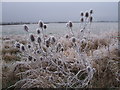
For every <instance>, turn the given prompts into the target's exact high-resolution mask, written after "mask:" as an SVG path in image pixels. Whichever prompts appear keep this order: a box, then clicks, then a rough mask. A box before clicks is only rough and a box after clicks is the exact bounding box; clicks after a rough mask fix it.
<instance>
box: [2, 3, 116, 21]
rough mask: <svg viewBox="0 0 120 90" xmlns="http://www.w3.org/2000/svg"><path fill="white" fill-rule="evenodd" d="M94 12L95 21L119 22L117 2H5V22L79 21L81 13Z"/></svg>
mask: <svg viewBox="0 0 120 90" xmlns="http://www.w3.org/2000/svg"><path fill="white" fill-rule="evenodd" d="M89 9H93V10H94V15H93V16H94V20H95V21H117V20H118V3H117V2H16V3H15V2H3V3H2V20H3V22H21V21H22V22H35V21H39V20H43V21H49V22H54V21H69V20H71V21H79V20H80V12H81V11H86V10H89Z"/></svg>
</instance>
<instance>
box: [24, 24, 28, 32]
mask: <svg viewBox="0 0 120 90" xmlns="http://www.w3.org/2000/svg"><path fill="white" fill-rule="evenodd" d="M24 30H25V31H26V32H28V30H29V28H28V26H27V25H26V24H25V25H24Z"/></svg>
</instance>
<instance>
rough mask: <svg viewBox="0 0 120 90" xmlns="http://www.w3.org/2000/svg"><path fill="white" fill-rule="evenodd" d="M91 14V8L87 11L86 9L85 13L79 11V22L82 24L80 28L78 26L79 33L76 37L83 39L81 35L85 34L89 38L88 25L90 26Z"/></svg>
mask: <svg viewBox="0 0 120 90" xmlns="http://www.w3.org/2000/svg"><path fill="white" fill-rule="evenodd" d="M92 14H93V10H92V9H91V10H90V11H89V12H88V11H86V12H85V13H83V12H81V19H80V22H81V23H82V26H81V27H82V28H80V33H79V35H78V37H79V38H81V39H83V36H85V34H87V35H88V38H89V34H90V27H91V23H92V22H93V16H92ZM88 25H89V27H88Z"/></svg>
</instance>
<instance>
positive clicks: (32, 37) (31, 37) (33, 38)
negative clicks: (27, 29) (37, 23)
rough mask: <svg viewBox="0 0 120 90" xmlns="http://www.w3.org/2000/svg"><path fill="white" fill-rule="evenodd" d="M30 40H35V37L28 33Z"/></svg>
mask: <svg viewBox="0 0 120 90" xmlns="http://www.w3.org/2000/svg"><path fill="white" fill-rule="evenodd" d="M30 40H31V42H34V41H35V37H34V35H33V34H31V35H30Z"/></svg>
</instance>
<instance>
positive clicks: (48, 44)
mask: <svg viewBox="0 0 120 90" xmlns="http://www.w3.org/2000/svg"><path fill="white" fill-rule="evenodd" d="M45 43H46V47H49V46H50V38H48V39H47V40H46V41H45Z"/></svg>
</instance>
